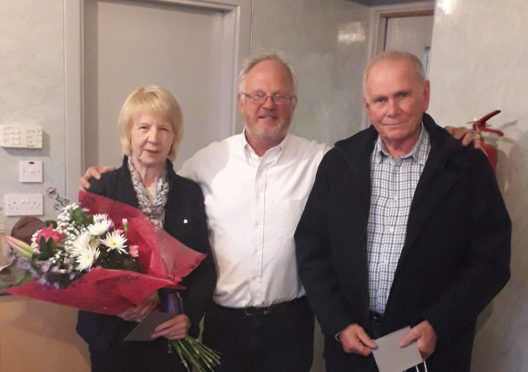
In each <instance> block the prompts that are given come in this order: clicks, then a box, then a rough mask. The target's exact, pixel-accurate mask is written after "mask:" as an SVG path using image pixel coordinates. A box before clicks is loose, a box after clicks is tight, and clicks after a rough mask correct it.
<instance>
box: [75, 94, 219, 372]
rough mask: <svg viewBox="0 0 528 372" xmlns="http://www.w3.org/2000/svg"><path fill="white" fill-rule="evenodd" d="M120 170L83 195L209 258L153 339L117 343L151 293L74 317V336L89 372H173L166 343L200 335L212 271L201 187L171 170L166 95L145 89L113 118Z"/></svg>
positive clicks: (178, 128) (175, 364)
mask: <svg viewBox="0 0 528 372" xmlns="http://www.w3.org/2000/svg"><path fill="white" fill-rule="evenodd" d="M118 124H119V128H120V130H121V147H122V151H123V154H124V157H123V164H122V166H121V167H120V168H118V169H116V170H114V171H112V172H108V173H105V174H104V175H103V176H102V178H101V179H100V180H96V179H91V180H90V184H91V187H90V188H89V190H88V191H89V192H92V193H95V194H99V195H103V196H106V197H108V198H111V199H114V200H117V201H120V202H123V203H126V204H129V205H131V206H134V207H136V208H138V209H140V210H141V211H142V212H143V213H144V214H145V215H146V216H147V217H148V218H149V219H150V220H151V221H152V222H153V223H154V224H155V225H157V226H158V227H160V228H163V229H165V231H167V232H168V233H169V234H171V235H172V236H174V237H175V238H176V239H178V240H179V241H181V242H182V243H184V244H186V245H187V246H188V247H190V248H192V249H194V250H196V251H199V252H202V253H206V254H207V258H206V259H205V260H204V261H203V262H202V263H201V265H200V266H199V267H198V268H197V269H196V270H195V271H193V272H192V273H191V274H190V275H189V276H188V277H187V278H185V280H184V282H183V285H184V286H185V287H186V288H187V289H186V290H185V291H184V292H183V294H182V295H183V305H184V312H185V313H184V314H180V315H177V316H175V317H174V318H172V319H170V320H168V321H167V322H165V323H162V324H160V325H159V326H158V327H157V328H156V329H155V332H154V333H153V334H152V335H151V338H152V339H153V341H151V342H123V339H124V338H125V337H126V335H127V334H128V333H129V332H130V331H131V330H132V329H133V328H134V326H135V325H137V321H140V320H142V319H143V318H144V317H145V316H146V315H147V314H148V313H149V312H151V311H152V310H154V309H155V308H156V306H157V305H158V302H159V301H158V297H157V295H156V294H153V295H152V296H149V297H148V298H146V299H145V300H144V301H143V302H142V303H141V304H139V305H137V306H136V307H133V308H130V309H127V310H125V311H124V312H123V313H121V314H119V315H117V316H107V315H100V314H95V313H89V312H85V311H80V312H79V318H78V323H77V332H78V333H79V335H80V336H81V337H82V338H83V339H84V340H85V341H86V342H87V343H88V345H89V349H90V354H91V362H92V371H94V372H110V371H127V372H130V371H138V372H139V371H141V372H145V371H156V372H163V371H172V372H175V371H179V370H183V366H181V365H180V364H179V360H178V358H177V357H176V355H175V354H171V353H169V352H168V350H169V348H168V344H167V340H172V339H178V338H183V337H185V336H186V335H187V334H188V333H189V334H190V335H192V336H195V337H196V336H198V333H199V322H200V319H201V318H202V315H203V313H204V311H205V308H206V306H207V305H208V303H209V301H210V299H211V297H212V293H213V289H214V286H215V281H216V273H215V268H214V264H213V261H212V259H211V252H210V247H209V242H208V236H207V225H206V217H205V210H204V201H203V195H202V192H201V190H200V187H199V186H198V185H197V184H196V183H194V182H192V181H190V180H188V179H185V178H182V177H180V176H178V175H176V173H175V172H174V170H173V167H172V163H171V161H174V159H175V158H176V153H177V151H178V145H179V144H180V140H181V137H182V114H181V109H180V106H179V104H178V102H177V101H176V99H175V98H174V97H173V95H172V94H171V93H170V92H168V91H167V90H165V89H163V88H160V87H158V86H146V87H143V88H139V89H137V90H135V91H134V92H132V93H131V94H130V96H129V97H128V98H127V99H126V101H125V103H124V105H123V107H122V109H121V113H120V115H119V123H118Z"/></svg>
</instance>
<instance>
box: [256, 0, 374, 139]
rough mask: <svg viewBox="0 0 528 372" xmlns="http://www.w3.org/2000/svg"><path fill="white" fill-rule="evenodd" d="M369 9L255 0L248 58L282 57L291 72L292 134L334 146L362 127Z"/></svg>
mask: <svg viewBox="0 0 528 372" xmlns="http://www.w3.org/2000/svg"><path fill="white" fill-rule="evenodd" d="M368 20H369V18H368V7H366V6H363V5H359V4H355V3H352V2H350V1H346V0H325V1H321V0H303V1H284V0H254V1H253V26H252V41H251V53H252V54H256V53H260V52H263V51H267V52H280V53H281V55H283V56H284V57H285V58H286V59H287V60H288V61H289V62H290V63H291V64H292V65H293V67H294V68H295V70H296V73H297V78H298V97H299V102H298V104H297V109H296V113H295V117H294V119H293V127H292V131H293V132H294V133H296V134H298V135H301V136H304V137H307V138H310V139H315V140H318V141H320V142H325V143H329V144H333V143H334V142H335V141H336V140H338V139H342V138H345V137H348V136H350V135H352V134H354V133H355V132H357V131H358V130H359V129H360V128H361V122H362V115H363V108H362V105H361V99H360V98H361V75H362V70H363V67H364V66H365V62H366V59H367V37H368Z"/></svg>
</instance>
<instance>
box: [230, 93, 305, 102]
mask: <svg viewBox="0 0 528 372" xmlns="http://www.w3.org/2000/svg"><path fill="white" fill-rule="evenodd" d="M240 94H241V95H243V96H244V97H247V98H249V100H250V101H251V103H254V104H255V105H262V104H264V103H265V102H266V101H267V100H268V98H271V100H272V101H273V102H274V103H275V104H277V105H286V104H289V103H290V102H291V100H292V99H293V97H295V96H284V95H282V94H280V93H273V94H271V95H269V96H268V95H267V94H266V93H264V92H255V93H245V92H240Z"/></svg>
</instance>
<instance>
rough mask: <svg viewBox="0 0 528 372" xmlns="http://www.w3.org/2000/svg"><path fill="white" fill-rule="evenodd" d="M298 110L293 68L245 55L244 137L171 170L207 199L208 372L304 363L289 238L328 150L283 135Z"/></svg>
mask: <svg viewBox="0 0 528 372" xmlns="http://www.w3.org/2000/svg"><path fill="white" fill-rule="evenodd" d="M296 103H297V97H296V91H295V79H294V74H293V70H292V68H291V67H290V66H289V65H288V64H287V63H286V62H285V61H283V60H282V59H281V58H280V57H278V56H277V55H261V56H257V57H254V58H251V59H250V60H248V61H247V62H246V63H245V65H244V66H243V68H242V71H241V73H240V80H239V94H238V105H239V109H240V113H241V115H242V117H243V119H244V123H245V129H244V132H243V133H241V134H237V135H234V136H232V137H229V138H227V139H225V140H223V141H221V142H214V143H212V144H210V145H209V146H207V147H205V148H204V149H202V150H200V151H198V152H197V153H196V154H195V155H194V156H193V157H191V158H190V159H189V160H187V161H186V162H185V163H184V165H183V168H182V169H181V171H180V172H179V173H180V174H181V175H183V176H185V177H188V178H190V179H192V180H194V181H196V182H198V183H199V184H200V186H201V187H202V191H203V193H204V197H205V206H206V212H207V215H208V224H209V229H210V240H211V247H212V250H213V253H214V256H215V257H214V258H215V261H216V265H217V271H218V282H217V286H216V290H215V293H214V305H213V306H212V307H211V309H210V310H209V311H208V312H207V313H206V316H205V327H204V336H203V338H204V341H205V343H206V344H207V345H209V346H211V347H213V348H214V349H216V350H218V351H220V352H221V354H222V364H221V366H220V367H218V368H217V369H216V370H215V371H220V372H224V371H228V372H238V371H240V372H259V371H262V372H269V371H281V372H282V371H288V372H297V371H298V372H308V371H309V370H310V367H311V364H312V359H313V358H312V357H313V330H314V319H313V315H312V312H311V310H310V307H309V305H308V302H307V301H306V297H305V293H304V289H303V287H302V285H301V283H300V280H299V277H298V274H297V263H296V259H295V246H294V238H293V237H294V232H295V228H296V226H297V223H298V222H299V219H300V216H301V214H302V211H303V209H304V206H305V203H306V200H307V197H308V194H309V192H310V190H311V188H312V185H313V182H314V179H315V173H316V171H317V167H318V165H319V162H320V161H321V159H322V157H323V155H324V154H325V152H326V151H327V149H328V147H327V146H325V145H321V144H317V143H315V142H312V141H308V140H306V139H304V138H300V137H296V136H294V135H291V134H288V129H289V126H290V122H291V118H292V116H293V113H294V110H295V106H296ZM466 132H467V131H462V132H459V133H458V137H462V136H463V135H464V134H466ZM464 140H465V142H468V140H469V141H471V137H470V136H466V137H465V138H464ZM90 175H94V176H97V172H94V170H93V169H92V171H90V170H89V171H88V172H87V174H86V175H85V176H84V179H83V181H82V183H83V184H84V185H85V184H86V183H85V182H86V180H87V178H88V177H89V176H90Z"/></svg>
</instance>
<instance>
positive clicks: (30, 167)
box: [18, 160, 42, 182]
mask: <svg viewBox="0 0 528 372" xmlns="http://www.w3.org/2000/svg"><path fill="white" fill-rule="evenodd" d="M18 168H19V175H18V180H19V181H20V182H42V160H19V162H18Z"/></svg>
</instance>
